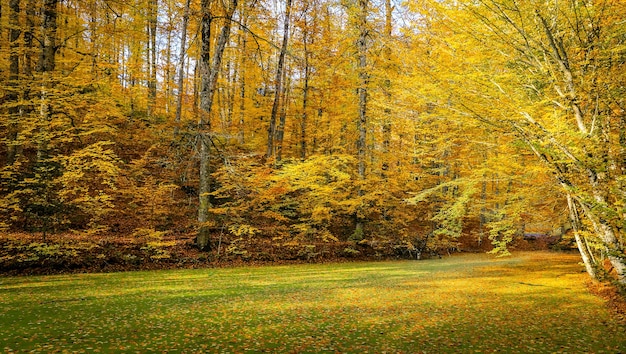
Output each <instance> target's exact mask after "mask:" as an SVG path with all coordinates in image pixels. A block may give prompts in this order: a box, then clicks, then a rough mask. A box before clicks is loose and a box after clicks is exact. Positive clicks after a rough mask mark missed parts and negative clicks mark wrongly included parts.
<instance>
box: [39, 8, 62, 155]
mask: <svg viewBox="0 0 626 354" xmlns="http://www.w3.org/2000/svg"><path fill="white" fill-rule="evenodd" d="M57 4H58V0H44V5H43V11H42V38H41V40H40V48H41V51H40V53H39V62H38V64H37V71H38V72H40V73H41V91H40V99H41V103H40V105H39V115H40V119H41V121H40V130H39V139H38V140H39V141H38V146H37V160H38V161H42V160H43V159H44V157H45V155H46V151H47V145H48V140H49V136H48V135H49V134H48V123H49V120H50V111H51V110H50V102H49V97H48V95H49V90H50V89H51V88H52V86H53V84H52V78H51V75H52V72H53V71H54V69H55V66H56V61H55V54H56V50H57V47H56V34H57Z"/></svg>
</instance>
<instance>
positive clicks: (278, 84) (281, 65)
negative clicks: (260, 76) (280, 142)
mask: <svg viewBox="0 0 626 354" xmlns="http://www.w3.org/2000/svg"><path fill="white" fill-rule="evenodd" d="M290 13H291V0H287V2H286V3H285V20H284V21H285V22H284V24H283V44H282V46H281V48H280V53H279V55H278V66H277V69H276V81H275V85H274V87H275V90H276V91H275V92H274V104H273V105H272V113H271V115H270V125H269V127H268V129H267V154H266V155H267V157H270V156H273V155H274V138H275V136H276V131H277V127H276V118H277V116H278V113H279V109H280V105H281V103H282V102H281V98H282V97H281V96H282V94H283V84H284V82H283V78H284V70H285V55H286V54H287V44H288V42H289V16H290Z"/></svg>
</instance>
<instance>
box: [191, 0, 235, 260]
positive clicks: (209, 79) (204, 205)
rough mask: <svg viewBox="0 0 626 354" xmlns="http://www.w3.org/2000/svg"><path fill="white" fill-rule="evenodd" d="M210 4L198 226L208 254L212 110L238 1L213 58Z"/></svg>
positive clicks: (205, 28) (205, 20) (205, 5)
mask: <svg viewBox="0 0 626 354" xmlns="http://www.w3.org/2000/svg"><path fill="white" fill-rule="evenodd" d="M210 1H211V0H203V1H202V53H201V58H200V75H201V79H202V90H201V92H200V108H201V112H200V115H199V117H200V120H199V122H198V136H199V139H198V140H199V145H200V147H199V151H200V176H199V177H200V181H199V186H198V199H199V204H198V224H199V231H198V236H197V237H196V246H197V247H198V248H200V249H202V250H209V249H210V248H211V245H210V235H209V228H208V227H207V225H206V223H207V221H208V219H209V210H208V209H209V207H210V205H211V202H210V198H209V193H210V192H211V188H210V187H211V181H210V177H211V172H210V158H211V154H210V149H211V135H210V132H211V120H210V118H211V106H212V105H213V98H214V96H215V89H216V84H217V76H218V74H219V71H220V70H219V69H220V66H221V64H222V58H223V54H224V49H225V48H226V43H227V42H228V39H229V38H230V27H231V20H232V16H233V13H234V11H235V9H236V8H237V0H231V2H230V7H229V8H227V9H225V10H226V16H225V18H224V24H223V26H222V29H221V31H220V34H219V37H218V39H217V44H216V47H215V53H214V55H213V58H211V56H210V44H211V29H210V28H211V22H212V19H213V17H212V16H211V13H210ZM211 59H212V60H211Z"/></svg>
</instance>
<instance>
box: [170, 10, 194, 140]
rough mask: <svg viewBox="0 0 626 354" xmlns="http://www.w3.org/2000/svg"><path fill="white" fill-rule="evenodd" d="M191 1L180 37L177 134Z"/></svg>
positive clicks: (181, 106)
mask: <svg viewBox="0 0 626 354" xmlns="http://www.w3.org/2000/svg"><path fill="white" fill-rule="evenodd" d="M190 2H191V0H187V1H186V2H185V10H184V11H185V12H184V15H183V28H182V30H181V31H182V33H181V35H180V55H179V58H178V60H179V61H178V83H177V87H178V96H177V97H176V118H175V120H174V122H175V123H176V127H175V128H174V129H175V130H174V131H175V133H178V130H179V129H180V128H179V125H180V120H181V117H182V110H183V92H184V84H183V83H184V76H185V53H186V51H187V24H188V23H189V4H190Z"/></svg>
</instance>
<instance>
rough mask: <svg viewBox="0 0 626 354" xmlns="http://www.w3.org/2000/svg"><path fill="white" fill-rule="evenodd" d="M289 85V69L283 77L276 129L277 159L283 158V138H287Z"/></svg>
mask: <svg viewBox="0 0 626 354" xmlns="http://www.w3.org/2000/svg"><path fill="white" fill-rule="evenodd" d="M289 86H290V80H288V79H287V70H285V76H284V77H283V92H282V93H281V99H280V101H281V102H282V103H281V105H280V116H279V117H280V118H279V120H278V128H277V129H276V161H280V160H282V158H283V140H284V139H285V123H286V121H287V105H288V102H289V93H290V90H289Z"/></svg>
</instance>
